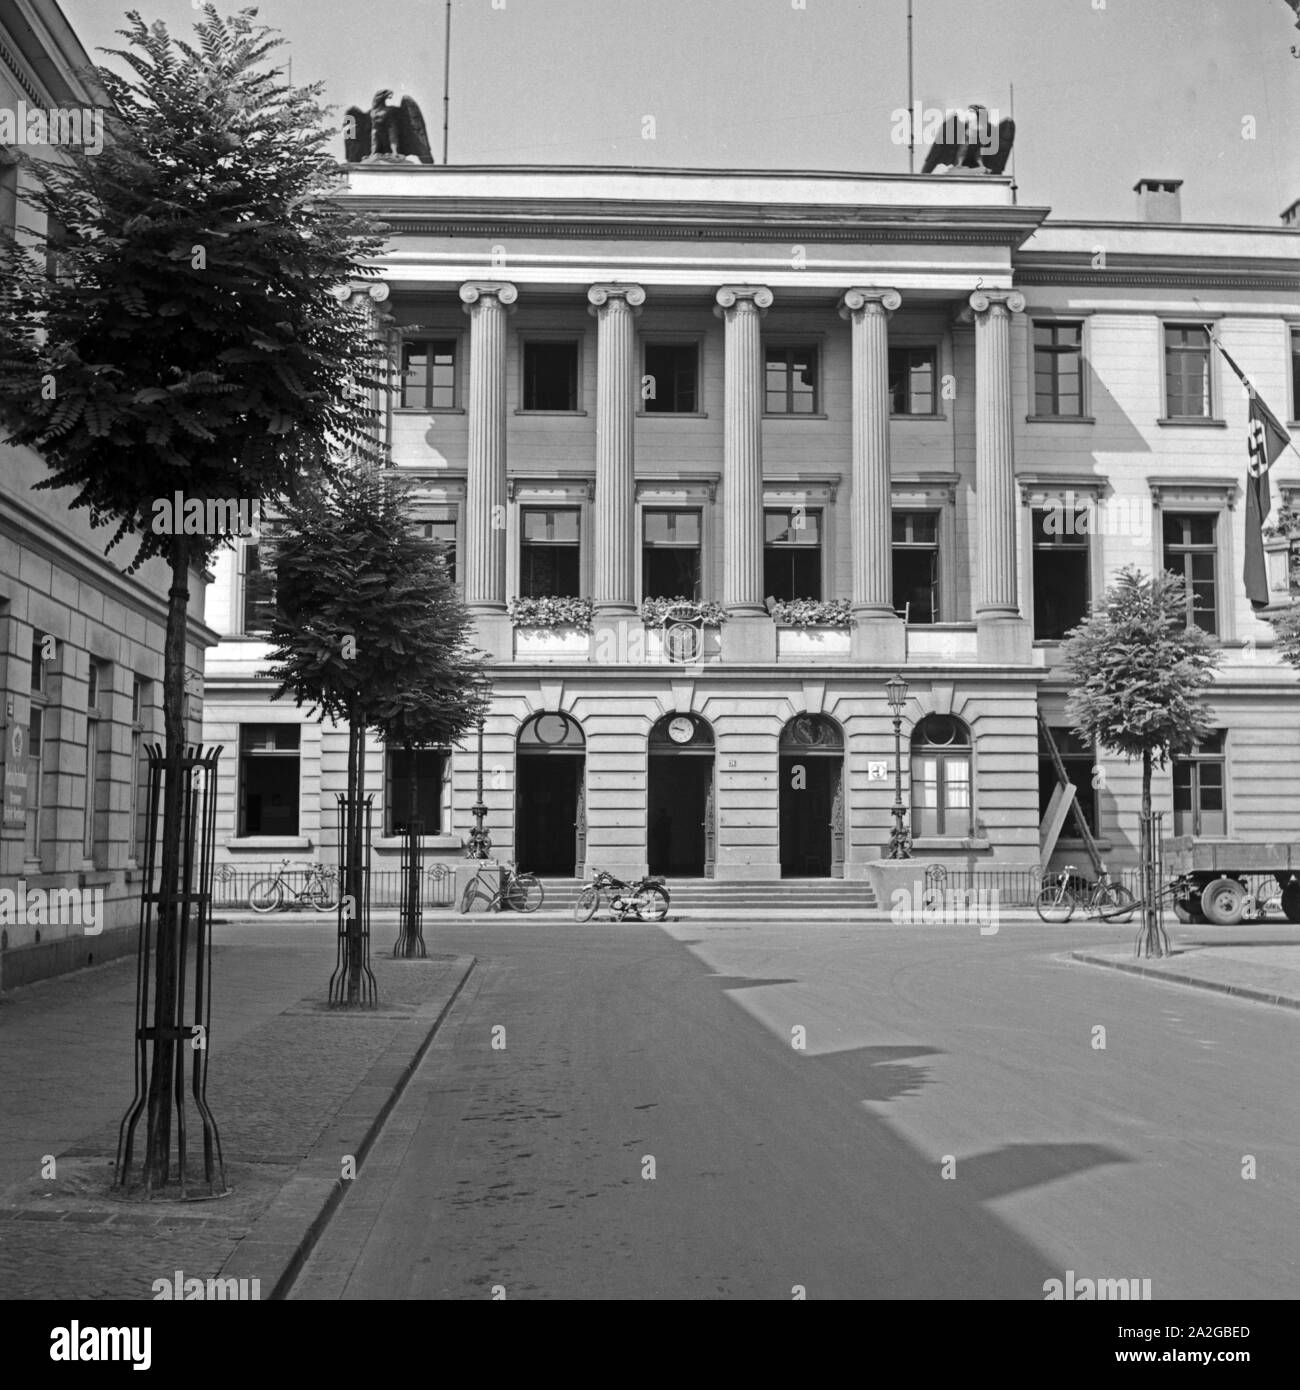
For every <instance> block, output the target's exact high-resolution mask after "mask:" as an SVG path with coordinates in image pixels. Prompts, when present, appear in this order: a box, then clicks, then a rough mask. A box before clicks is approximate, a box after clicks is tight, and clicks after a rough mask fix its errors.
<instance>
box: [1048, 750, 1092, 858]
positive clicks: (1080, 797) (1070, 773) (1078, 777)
mask: <svg viewBox="0 0 1300 1390" xmlns="http://www.w3.org/2000/svg"><path fill="white" fill-rule="evenodd" d="M1052 739H1053V741H1054V742H1055V744H1056V751H1057V752H1058V753H1059V754H1060V755H1061V763H1062V765H1063V766H1064V768H1065V775H1066V777H1067V778H1068V779H1069V780H1070V783H1071V785H1072V786H1073V787H1074V801H1075V805H1076V806H1078V808H1079V809H1080V810H1081V811H1082V812H1083V818H1084V820H1085V821H1087V823H1088V829H1089V830H1090V831H1092V833H1093V834H1094V835H1096V834H1097V790H1096V788H1095V787H1094V786H1093V785H1092V769H1093V767H1094V766H1095V764H1096V758H1095V757H1094V756H1093V753H1092V750H1091V749H1090V748H1089V747H1088V745H1087V744H1086V743H1084V741H1083V740H1082V739H1081V738H1080V737H1079V736H1078V734H1076V733H1075V732H1074V730H1073V729H1053V730H1052ZM1057 785H1058V783H1057V777H1056V768H1055V767H1054V766H1053V764H1052V755H1051V753H1050V751H1049V750H1048V747H1047V740H1046V738H1044V737H1043V733H1042V731H1041V730H1040V731H1039V734H1038V819H1039V820H1040V821H1041V820H1042V819H1043V817H1044V816H1045V815H1046V814H1047V807H1048V805H1049V803H1050V802H1051V800H1052V796H1053V794H1054V793H1055V791H1056V788H1057ZM1077 833H1078V826H1077V825H1076V823H1075V820H1074V816H1073V815H1070V816H1068V817H1067V818H1066V822H1065V825H1064V827H1063V828H1062V831H1061V834H1062V835H1064V836H1066V837H1067V838H1070V837H1073V836H1075V835H1076V834H1077Z"/></svg>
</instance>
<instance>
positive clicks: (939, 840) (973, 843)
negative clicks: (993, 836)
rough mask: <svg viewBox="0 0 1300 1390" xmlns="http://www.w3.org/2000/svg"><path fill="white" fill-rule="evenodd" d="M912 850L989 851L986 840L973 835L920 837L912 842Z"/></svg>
mask: <svg viewBox="0 0 1300 1390" xmlns="http://www.w3.org/2000/svg"><path fill="white" fill-rule="evenodd" d="M912 848H913V849H990V848H991V845H990V843H989V841H988V840H985V839H981V838H979V837H977V836H973V835H951V836H950V835H922V836H921V837H920V838H919V839H915V840H913V841H912Z"/></svg>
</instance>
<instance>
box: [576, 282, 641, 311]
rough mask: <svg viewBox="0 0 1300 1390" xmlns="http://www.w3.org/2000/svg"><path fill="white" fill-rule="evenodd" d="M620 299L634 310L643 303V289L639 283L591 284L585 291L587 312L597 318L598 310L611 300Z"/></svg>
mask: <svg viewBox="0 0 1300 1390" xmlns="http://www.w3.org/2000/svg"><path fill="white" fill-rule="evenodd" d="M620 299H621V300H623V301H625V302H626V304H627V306H628V308H629V309H631V310H632V311H633V312H635V311H636V310H638V309H640V307H641V306H642V305H643V304H644V303H645V290H643V289H642V288H641V286H640V285H628V284H601V285H592V287H591V288H590V289H589V290H588V291H587V312H588V313H589V314H591V315H592V317H593V318H599V317H600V311H601V310H602V309H604V308H606V307H607V306H608V305H609V303H610V301H611V300H612V301H615V302H617V301H618V300H620Z"/></svg>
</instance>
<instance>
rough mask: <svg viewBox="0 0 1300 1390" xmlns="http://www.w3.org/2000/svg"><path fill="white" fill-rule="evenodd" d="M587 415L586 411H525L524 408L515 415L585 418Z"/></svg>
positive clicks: (517, 410) (519, 408)
mask: <svg viewBox="0 0 1300 1390" xmlns="http://www.w3.org/2000/svg"><path fill="white" fill-rule="evenodd" d="M586 413H587V412H586V411H585V410H525V409H524V408H523V407H522V406H519V407H517V408H516V410H515V414H516V415H570V416H584V415H586Z"/></svg>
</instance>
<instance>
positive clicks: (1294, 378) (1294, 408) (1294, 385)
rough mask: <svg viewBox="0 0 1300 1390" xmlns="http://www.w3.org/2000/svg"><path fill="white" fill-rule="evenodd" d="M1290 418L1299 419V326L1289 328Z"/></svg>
mask: <svg viewBox="0 0 1300 1390" xmlns="http://www.w3.org/2000/svg"><path fill="white" fill-rule="evenodd" d="M1291 418H1292V419H1293V420H1300V328H1293V329H1292V330H1291Z"/></svg>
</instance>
